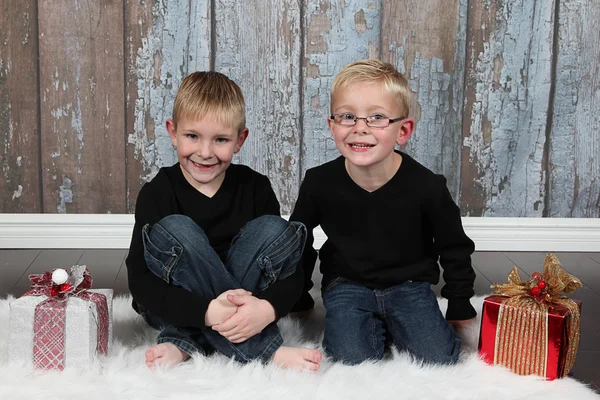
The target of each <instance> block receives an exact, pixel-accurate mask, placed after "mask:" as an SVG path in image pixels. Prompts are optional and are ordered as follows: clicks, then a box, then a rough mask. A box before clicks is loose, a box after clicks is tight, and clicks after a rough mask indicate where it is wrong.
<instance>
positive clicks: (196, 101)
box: [173, 71, 246, 133]
mask: <svg viewBox="0 0 600 400" xmlns="http://www.w3.org/2000/svg"><path fill="white" fill-rule="evenodd" d="M183 117H187V118H194V119H204V118H206V117H208V118H210V119H211V120H216V121H219V122H222V123H225V124H228V125H230V126H232V127H234V128H236V129H237V131H238V133H239V132H241V131H242V130H244V128H245V127H246V105H245V102H244V95H243V94H242V90H241V89H240V87H239V86H238V85H237V84H236V83H235V82H234V81H232V80H231V79H229V78H228V77H227V76H225V75H223V74H221V73H219V72H214V71H203V72H194V73H192V74H190V75H188V76H187V77H186V78H185V79H184V80H183V81H182V82H181V86H179V90H178V91H177V96H175V104H173V121H174V122H175V123H177V122H178V121H179V120H180V119H181V118H183Z"/></svg>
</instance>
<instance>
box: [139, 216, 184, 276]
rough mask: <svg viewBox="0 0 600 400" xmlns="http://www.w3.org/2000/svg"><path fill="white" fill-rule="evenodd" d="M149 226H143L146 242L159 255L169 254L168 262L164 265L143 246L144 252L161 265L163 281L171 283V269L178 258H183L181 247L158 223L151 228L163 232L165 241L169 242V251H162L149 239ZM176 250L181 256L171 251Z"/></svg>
mask: <svg viewBox="0 0 600 400" xmlns="http://www.w3.org/2000/svg"><path fill="white" fill-rule="evenodd" d="M149 225H150V224H146V225H145V226H144V229H145V235H146V238H147V241H148V242H149V243H150V244H151V245H152V246H153V247H154V248H155V249H156V250H157V251H159V252H161V253H165V254H170V255H171V257H170V258H169V261H168V262H167V263H164V262H162V261H160V260H159V259H157V258H156V257H154V256H153V255H152V254H151V253H150V251H148V250H147V249H146V246H144V251H145V252H147V253H148V255H149V256H150V257H151V258H152V259H153V260H155V261H156V262H157V263H158V264H160V265H163V266H164V268H163V271H164V273H165V276H166V279H164V280H165V281H166V282H167V283H171V276H172V275H173V267H174V266H175V264H177V261H178V260H179V258H181V257H182V256H183V249H184V247H183V245H182V244H181V243H179V240H177V238H175V237H174V236H173V235H172V234H171V233H170V232H169V231H168V230H167V229H166V228H165V227H164V226H162V225H160V224H159V223H157V224H155V225H154V226H153V228H156V227H160V229H161V230H162V231H163V233H164V234H165V236H166V239H167V240H168V241H169V245H170V249H169V251H168V252H167V251H164V250H161V249H160V248H159V247H158V246H157V245H156V244H155V243H154V242H153V241H152V240H151V239H150V233H149V232H148V227H149ZM173 242H174V243H176V245H173ZM175 248H178V249H179V250H180V252H181V254H179V255H178V254H177V252H175V251H173V249H175Z"/></svg>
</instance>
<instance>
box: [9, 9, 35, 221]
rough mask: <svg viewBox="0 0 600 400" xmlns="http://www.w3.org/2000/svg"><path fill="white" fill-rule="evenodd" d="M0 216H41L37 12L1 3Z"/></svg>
mask: <svg viewBox="0 0 600 400" xmlns="http://www.w3.org/2000/svg"><path fill="white" fill-rule="evenodd" d="M0 27H1V28H0V169H1V171H2V175H1V176H0V193H2V195H1V197H0V212H5V213H16V212H42V208H41V193H40V163H39V128H38V121H39V119H38V113H39V100H38V99H39V90H38V65H37V10H36V2H35V1H33V0H22V1H11V0H0Z"/></svg>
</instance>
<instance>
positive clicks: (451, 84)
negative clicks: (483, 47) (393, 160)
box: [384, 0, 468, 201]
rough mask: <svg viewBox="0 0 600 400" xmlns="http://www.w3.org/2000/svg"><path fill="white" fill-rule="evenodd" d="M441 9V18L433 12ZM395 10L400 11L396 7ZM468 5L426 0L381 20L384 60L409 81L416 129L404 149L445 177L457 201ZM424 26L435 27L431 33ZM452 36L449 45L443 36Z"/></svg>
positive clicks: (436, 12) (412, 113) (464, 0)
mask: <svg viewBox="0 0 600 400" xmlns="http://www.w3.org/2000/svg"><path fill="white" fill-rule="evenodd" d="M442 4H443V5H444V7H446V5H447V8H446V9H445V11H444V13H443V14H439V12H438V9H439V7H440V6H442ZM395 11H396V12H400V13H402V10H401V8H399V9H396V10H395ZM467 11H468V4H467V1H466V0H460V1H455V2H450V3H446V2H442V1H439V2H428V3H423V4H421V5H419V6H418V8H417V9H414V10H410V12H409V13H408V14H402V15H401V18H403V20H401V21H399V22H397V23H396V22H395V19H394V16H393V15H389V16H387V17H386V18H387V19H386V24H385V27H384V29H387V30H389V31H388V32H386V36H388V39H387V40H388V42H387V43H386V45H385V48H386V53H387V54H385V53H384V54H385V57H384V58H386V59H387V60H388V61H390V62H391V63H392V64H394V65H396V66H397V69H398V71H399V72H400V73H402V74H403V75H404V76H405V78H406V79H407V80H408V85H409V87H410V90H411V92H412V101H410V102H409V107H410V110H409V112H408V116H410V117H411V118H414V119H415V121H416V124H415V131H414V133H413V135H412V136H411V138H410V140H409V141H408V142H407V144H406V145H405V146H404V148H403V150H405V151H406V152H407V153H409V154H410V155H411V156H413V157H415V158H416V159H417V160H418V161H419V162H421V163H422V164H424V165H425V166H426V167H428V168H429V169H431V170H432V171H434V172H435V173H440V174H443V175H444V176H445V177H446V179H447V186H448V189H449V191H450V193H451V195H452V196H453V198H454V199H456V200H457V201H458V200H459V195H460V184H461V173H460V168H459V167H458V166H459V165H460V164H461V149H462V144H463V139H462V135H461V129H462V118H463V102H464V91H463V90H464V89H463V88H464V83H463V82H464V73H465V51H466V50H465V48H466V29H467ZM428 26H436V29H435V30H431V29H430V28H428ZM452 36H453V37H454V41H452V42H449V41H448V40H444V39H442V37H452Z"/></svg>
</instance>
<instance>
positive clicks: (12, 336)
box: [8, 289, 113, 369]
mask: <svg viewBox="0 0 600 400" xmlns="http://www.w3.org/2000/svg"><path fill="white" fill-rule="evenodd" d="M87 292H90V293H98V294H102V295H104V296H105V297H106V303H107V306H108V347H107V350H110V348H111V346H112V338H113V332H112V324H113V321H112V298H113V291H112V289H89V290H87ZM47 299H48V297H47V296H22V297H20V298H18V299H16V300H14V301H13V302H11V303H10V314H9V315H10V316H9V330H10V331H9V342H8V360H9V362H15V363H23V362H25V365H27V366H30V367H33V348H34V345H33V342H34V317H35V310H36V307H37V305H38V304H40V303H41V302H43V301H45V300H47ZM66 301H67V306H66V309H65V343H64V351H65V353H64V366H65V368H76V369H84V368H89V367H90V366H91V365H92V363H93V361H94V360H95V359H96V358H97V347H98V323H99V321H98V311H97V307H96V303H94V302H93V301H90V300H85V299H81V298H78V297H74V296H69V297H68V298H67V300H66Z"/></svg>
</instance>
